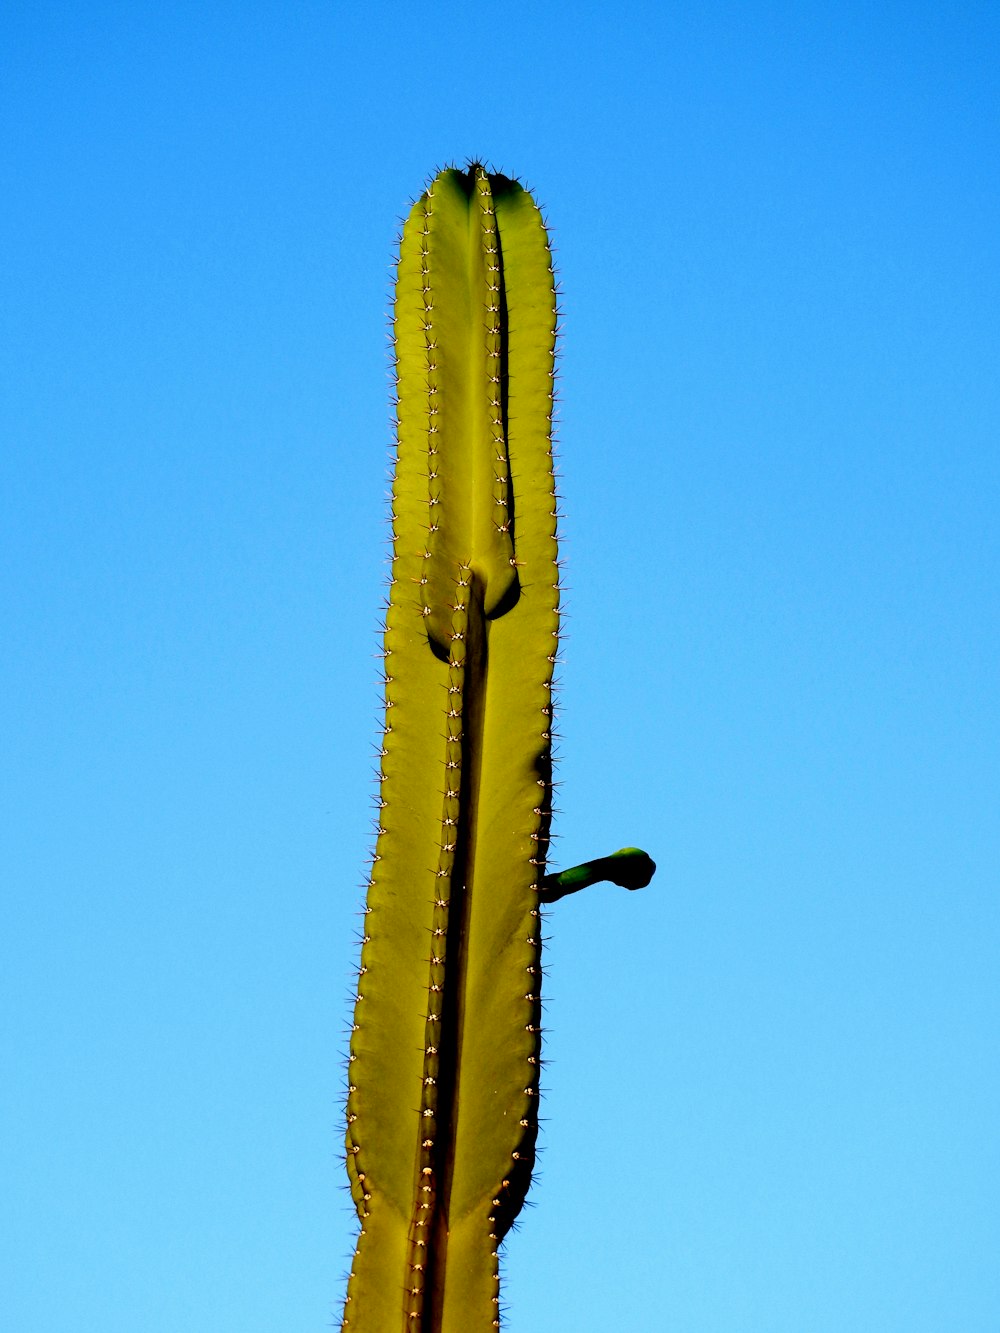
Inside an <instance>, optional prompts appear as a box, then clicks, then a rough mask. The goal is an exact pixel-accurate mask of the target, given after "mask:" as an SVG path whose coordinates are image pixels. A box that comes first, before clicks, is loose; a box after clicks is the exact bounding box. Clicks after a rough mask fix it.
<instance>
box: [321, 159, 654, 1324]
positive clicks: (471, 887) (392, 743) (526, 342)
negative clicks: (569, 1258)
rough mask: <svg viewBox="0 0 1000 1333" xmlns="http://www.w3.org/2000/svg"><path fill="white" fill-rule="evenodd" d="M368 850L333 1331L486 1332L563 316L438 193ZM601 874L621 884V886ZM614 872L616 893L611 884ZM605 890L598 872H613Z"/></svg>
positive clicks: (403, 274) (509, 1185)
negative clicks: (347, 1221)
mask: <svg viewBox="0 0 1000 1333" xmlns="http://www.w3.org/2000/svg"><path fill="white" fill-rule="evenodd" d="M394 332H395V350H396V377H397V388H398V408H397V444H398V451H397V459H396V470H395V480H394V485H393V507H392V517H393V565H392V577H391V585H390V593H389V599H388V606H387V611H386V623H385V639H384V661H385V729H384V734H383V739H382V745H381V755H382V774H381V788H380V800H379V806H380V818H379V829H378V840H377V844H376V851H375V855H374V860H373V867H372V874H371V881H370V885H369V889H368V901H367V909H366V915H365V929H364V935H363V942H362V952H361V968H360V976H359V983H358V994H357V1002H356V1006H355V1011H354V1025H353V1032H352V1037H351V1048H350V1064H349V1071H350V1072H349V1091H348V1100H347V1120H348V1126H347V1166H348V1174H349V1177H350V1182H351V1191H352V1194H353V1198H354V1202H355V1204H356V1206H357V1210H358V1215H359V1218H360V1235H359V1238H358V1245H357V1250H356V1253H355V1257H354V1264H353V1268H352V1272H351V1277H350V1281H349V1284H348V1293H347V1301H346V1304H345V1310H344V1321H343V1327H344V1329H348V1330H350V1333H394V1331H395V1330H403V1329H408V1330H409V1329H413V1330H420V1333H479V1331H480V1330H484V1331H485V1330H488V1329H491V1328H494V1327H496V1326H498V1325H499V1313H498V1311H499V1275H498V1257H497V1251H498V1246H499V1244H500V1242H501V1240H502V1239H503V1237H504V1235H505V1233H506V1232H507V1230H508V1229H509V1227H510V1225H511V1223H512V1222H513V1220H514V1218H515V1216H516V1215H517V1213H518V1211H519V1209H520V1207H521V1205H522V1203H523V1201H524V1197H525V1193H526V1191H527V1188H528V1184H529V1182H530V1178H531V1170H532V1164H533V1161H534V1154H535V1139H536V1134H537V1123H538V1122H537V1104H538V1093H539V1085H538V1071H539V1051H540V1040H541V1036H540V1002H541V1001H540V981H541V968H540V958H541V934H540V924H541V923H540V915H539V908H540V903H541V902H544V901H552V900H554V899H555V898H558V897H561V896H562V895H563V894H564V893H567V892H572V891H573V889H574V888H576V887H582V885H583V884H585V883H592V882H593V881H594V880H595V879H599V878H605V877H614V878H618V879H619V882H622V883H629V884H630V886H631V887H636V886H637V885H638V884H639V883H640V882H643V883H644V882H646V881H648V878H649V875H650V874H651V873H652V863H651V862H650V861H649V860H648V858H647V857H645V856H644V854H643V853H639V852H632V851H627V852H626V853H623V854H620V856H619V858H618V859H617V860H616V858H614V857H613V858H606V859H605V860H604V861H602V862H592V863H588V865H587V866H585V867H579V868H578V869H577V870H575V871H569V872H565V873H564V875H562V876H548V877H546V875H545V858H546V851H547V847H548V839H549V818H550V810H551V740H550V737H551V723H552V695H551V684H552V671H553V666H554V663H555V660H556V648H557V634H558V603H559V591H558V583H559V580H558V573H557V564H556V502H555V488H554V482H553V471H552V446H551V421H552V402H553V364H554V350H555V337H556V296H555V285H554V280H553V275H552V265H551V260H550V255H549V250H548V243H547V238H546V234H545V228H544V226H543V224H542V220H541V217H540V215H539V212H538V209H537V208H536V207H535V205H534V203H533V202H532V199H531V197H530V195H529V194H528V193H527V192H526V191H525V190H524V189H522V188H521V186H520V185H518V184H517V183H516V182H514V181H512V180H509V179H508V178H506V177H505V176H500V175H493V174H488V173H487V172H486V171H485V170H484V169H483V168H482V167H480V166H478V165H475V164H474V165H472V166H470V168H469V169H468V170H467V171H464V172H463V171H456V170H446V171H443V172H441V173H440V174H439V175H438V176H437V177H436V178H435V180H434V181H433V182H432V184H431V185H430V187H429V188H428V189H427V191H426V193H425V194H424V195H423V196H422V197H421V198H420V199H419V200H418V201H417V203H416V204H415V205H414V207H413V209H412V211H411V213H410V216H409V218H408V220H407V222H406V224H405V227H404V231H403V236H402V241H401V246H400V255H399V264H398V269H397V280H396V304H395V325H394ZM613 863H614V864H613ZM615 865H617V866H619V867H620V868H621V869H620V873H616V871H615ZM609 868H610V870H609Z"/></svg>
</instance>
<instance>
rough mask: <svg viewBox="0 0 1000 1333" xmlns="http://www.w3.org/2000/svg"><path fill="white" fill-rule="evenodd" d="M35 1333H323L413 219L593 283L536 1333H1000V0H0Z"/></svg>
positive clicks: (14, 1153)
mask: <svg viewBox="0 0 1000 1333" xmlns="http://www.w3.org/2000/svg"><path fill="white" fill-rule="evenodd" d="M0 61H2V72H0V123H2V125H3V131H2V140H0V180H2V198H3V204H2V208H0V256H2V259H0V302H2V350H0V505H2V522H0V580H2V592H0V596H2V625H3V629H2V648H0V727H2V747H0V748H2V753H0V784H2V787H0V800H2V815H0V880H2V903H3V906H2V930H0V937H2V938H0V950H2V955H3V956H2V958H0V988H2V1025H3V1049H2V1052H0V1059H2V1071H3V1072H2V1078H0V1198H2V1205H0V1217H2V1221H0V1228H2V1233H3V1234H2V1235H0V1291H2V1297H0V1330H2V1333H138V1331H139V1330H142V1333H181V1331H182V1330H183V1331H184V1333H188V1331H189V1330H190V1331H193V1333H322V1331H324V1330H327V1329H329V1328H330V1327H331V1326H335V1325H336V1323H337V1320H338V1312H339V1305H340V1300H341V1298H342V1294H343V1282H344V1275H345V1274H346V1271H347V1268H348V1266H349V1260H350V1253H351V1249H352V1245H353V1239H352V1237H353V1226H352V1215H351V1209H350V1205H349V1200H348V1196H347V1193H346V1189H345V1184H344V1181H345V1177H344V1172H343V1164H342V1160H341V1155H340V1142H341V1134H342V1097H343V1090H344V1082H345V1080H344V1066H343V1054H344V1050H345V1033H346V1025H347V1022H348V1018H349V1013H350V996H351V994H352V989H353V982H352V970H353V967H354V965H355V962H356V944H355V933H356V931H357V927H358V916H357V913H358V910H359V907H360V904H361V891H360V889H359V887H358V886H359V884H360V882H361V880H362V878H363V874H364V865H365V859H366V855H367V853H368V851H369V848H370V824H371V808H370V803H371V798H372V795H373V780H372V775H373V766H374V762H375V761H374V758H373V752H372V747H373V743H374V739H375V735H376V729H377V724H378V713H379V690H378V684H377V670H376V669H377V663H376V662H375V660H374V658H373V656H372V654H373V653H375V652H376V650H377V640H376V624H377V619H378V605H379V602H380V598H381V595H382V586H383V580H384V577H385V573H386V566H385V563H384V560H385V536H386V528H385V515H386V504H385V494H386V484H387V482H386V466H387V460H388V455H389V446H390V424H389V423H390V413H389V406H388V399H389V392H390V383H389V379H388V374H387V372H388V361H387V357H386V347H385V319H386V314H387V311H388V306H389V294H390V279H391V263H392V258H393V250H394V238H395V235H396V231H397V227H398V223H399V219H400V217H401V215H402V214H403V213H404V212H405V211H406V209H407V207H408V205H409V202H410V200H412V198H414V197H415V196H416V195H417V194H418V193H419V192H420V190H421V188H422V186H423V184H424V182H425V180H426V179H427V177H428V176H429V175H430V174H431V173H432V172H433V171H434V169H435V168H437V167H439V166H441V165H443V164H445V163H446V162H449V161H457V162H459V163H461V162H463V161H464V160H465V159H466V158H467V157H469V156H478V157H482V158H484V159H486V160H487V161H488V162H489V163H490V164H491V165H492V166H493V167H494V168H495V169H498V170H503V171H506V172H508V173H509V174H513V175H517V176H519V177H520V178H521V179H522V180H524V182H525V183H526V184H528V185H529V186H530V187H531V188H532V189H533V190H534V191H535V193H536V196H537V198H538V200H539V202H540V203H541V204H542V205H543V207H544V209H545V212H546V215H547V217H548V219H549V221H550V223H551V227H552V237H553V241H554V245H555V248H556V252H557V254H556V257H557V262H558V266H559V269H560V274H561V279H562V283H563V287H564V298H563V305H564V310H565V318H564V323H563V344H562V363H561V366H562V381H561V389H562V400H561V427H560V441H561V457H562V470H563V481H562V493H563V497H564V509H565V512H566V518H565V523H564V526H563V533H564V537H565V555H566V557H567V561H568V583H569V590H570V591H569V597H568V602H567V610H568V613H569V614H568V618H567V621H566V625H567V630H568V635H567V640H566V649H565V664H564V667H563V670H562V692H561V700H562V715H561V723H560V730H561V733H562V737H563V740H562V745H561V754H562V762H561V778H562V780H563V783H564V785H563V787H562V791H561V809H560V813H559V816H558V824H557V831H558V833H559V835H560V837H559V841H558V842H557V843H556V858H555V860H556V864H557V865H566V864H572V863H573V862H574V861H577V860H581V859H584V858H587V857H589V856H593V855H597V854H602V853H605V852H607V851H610V850H612V849H613V848H615V847H618V846H621V845H622V844H624V843H638V844H640V845H642V846H645V847H647V848H648V850H649V851H650V852H651V853H652V854H653V855H654V856H655V858H656V859H657V861H658V863H659V867H660V869H659V873H658V875H657V878H656V880H655V881H654V883H653V885H651V886H650V888H649V889H647V890H646V891H644V892H643V893H639V894H631V895H629V894H626V893H625V892H624V891H622V890H614V889H611V888H599V889H592V890H591V891H590V892H589V893H587V894H581V895H579V896H578V897H577V898H574V899H568V900H566V901H564V902H563V903H561V904H559V905H558V907H557V908H555V909H554V910H553V911H552V913H551V916H550V921H549V929H548V933H549V935H550V937H551V939H550V943H549V946H548V958H547V962H548V980H547V996H548V1009H547V1023H548V1027H547V1038H546V1040H547V1046H546V1054H547V1056H548V1059H549V1064H548V1068H547V1072H546V1075H545V1086H546V1096H545V1100H544V1103H543V1113H544V1115H545V1116H546V1121H545V1125H544V1132H543V1145H544V1152H543V1154H542V1157H541V1162H540V1169H539V1172H538V1176H537V1179H536V1183H535V1186H534V1188H533V1190H532V1195H531V1201H532V1206H531V1207H530V1208H529V1209H527V1210H526V1211H525V1213H524V1214H522V1223H521V1226H520V1229H519V1231H518V1233H517V1234H516V1235H514V1236H513V1237H512V1238H511V1239H510V1241H509V1243H508V1245H507V1247H506V1248H507V1260H506V1273H507V1277H506V1289H505V1294H506V1298H507V1302H508V1307H509V1323H508V1325H507V1326H508V1327H509V1329H510V1330H511V1331H512V1333H543V1331H544V1333H553V1331H555V1333H562V1331H563V1330H566V1331H568V1333H569V1331H571V1333H605V1331H606V1330H609V1329H622V1330H626V1331H627V1333H659V1330H669V1333H945V1331H946V1330H947V1331H950V1330H955V1331H956V1333H996V1331H997V1330H998V1329H1000V1264H998V1261H997V1257H998V1254H1000V1203H998V1199H1000V1143H998V1130H997V1127H998V1125H1000V1049H998V1048H1000V1039H998V1032H1000V984H998V954H1000V906H998V880H1000V872H998V866H1000V813H998V812H1000V745H998V740H1000V737H998V731H1000V728H998V721H1000V718H998V713H1000V631H998V614H997V613H998V574H1000V538H998V512H1000V458H998V447H997V446H998V439H1000V392H998V375H997V370H998V352H1000V336H998V335H1000V314H998V311H1000V240H998V237H1000V228H998V224H1000V216H998V214H1000V207H998V205H1000V188H998V179H1000V178H998V166H1000V163H998V137H1000V136H998V128H1000V125H998V122H1000V77H998V75H1000V18H998V11H997V9H996V7H995V6H994V5H992V4H987V3H982V4H973V3H961V0H959V3H954V2H953V3H949V4H947V5H945V4H928V3H921V2H920V0H907V3H902V2H900V3H865V4H861V3H838V4H825V5H824V4H792V3H753V2H751V3H745V4H736V3H733V4H721V3H713V2H712V0H708V2H707V3H704V4H697V5H695V4H670V3H667V4H659V5H654V4H648V5H642V4H636V3H628V2H627V0H626V3H623V4H617V5H615V6H611V5H606V6H600V5H587V4H584V5H581V6H574V7H572V8H568V7H567V8H560V7H557V6H555V5H545V6H543V5H527V4H519V3H508V4H506V5H504V6H498V5H493V6H476V5H469V4H466V3H461V4H460V3H454V2H453V0H445V2H444V3H438V4H436V5H433V6H416V5H404V4H377V3H376V4H372V5H369V6H367V7H365V8H364V12H363V13H362V12H360V9H359V7H357V6H355V5H354V4H351V5H348V4H344V3H333V2H328V3H318V0H311V2H306V3H284V4H279V3H276V2H274V3H245V4H235V3H231V0H222V3H218V2H217V3H213V4H212V5H207V6H206V5H204V4H194V3H169V0H168V3H165V4H158V5H152V4H146V3H128V4H126V3H121V4H106V3H101V2H100V0H95V2H94V3H90V4H80V3H74V4H70V3H65V4H52V3H46V0H38V2H36V3H32V4H27V3H21V0H13V3H10V4H8V5H7V6H5V8H4V15H3V18H2V19H0Z"/></svg>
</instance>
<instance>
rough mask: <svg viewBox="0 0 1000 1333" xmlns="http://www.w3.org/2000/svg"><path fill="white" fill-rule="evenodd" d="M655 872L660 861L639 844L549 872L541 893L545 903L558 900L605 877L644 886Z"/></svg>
mask: <svg viewBox="0 0 1000 1333" xmlns="http://www.w3.org/2000/svg"><path fill="white" fill-rule="evenodd" d="M655 872H656V862H655V861H653V860H652V858H651V857H649V856H647V854H646V853H645V852H643V851H640V850H639V848H638V847H622V849H621V850H620V851H617V852H612V853H611V855H610V856H600V857H598V858H597V859H596V860H594V861H584V863H583V864H582V865H578V866H573V867H572V868H571V869H570V870H563V871H561V872H560V873H559V874H553V875H546V876H545V878H544V879H543V880H542V882H541V886H540V889H539V894H538V896H539V899H540V900H541V901H542V902H543V903H554V902H557V901H558V900H559V899H560V898H565V897H566V895H567V894H568V893H577V892H579V890H580V889H586V888H589V887H590V885H591V884H600V883H602V882H603V881H605V880H609V881H610V882H611V883H612V884H620V885H621V886H622V888H625V889H644V888H645V887H646V885H647V884H648V883H649V881H650V880H651V879H652V878H653V875H654V873H655Z"/></svg>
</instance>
